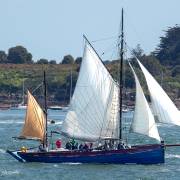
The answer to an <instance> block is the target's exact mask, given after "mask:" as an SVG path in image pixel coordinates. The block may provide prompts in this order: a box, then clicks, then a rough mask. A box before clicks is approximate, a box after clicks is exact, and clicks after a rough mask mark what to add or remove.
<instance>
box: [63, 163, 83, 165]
mask: <svg viewBox="0 0 180 180" xmlns="http://www.w3.org/2000/svg"><path fill="white" fill-rule="evenodd" d="M62 164H67V165H80V164H82V163H62Z"/></svg>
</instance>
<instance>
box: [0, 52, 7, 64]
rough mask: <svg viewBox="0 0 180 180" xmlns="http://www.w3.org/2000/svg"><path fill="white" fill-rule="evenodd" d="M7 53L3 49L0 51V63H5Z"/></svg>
mask: <svg viewBox="0 0 180 180" xmlns="http://www.w3.org/2000/svg"><path fill="white" fill-rule="evenodd" d="M7 62H8V59H7V54H6V53H5V52H4V51H0V63H7Z"/></svg>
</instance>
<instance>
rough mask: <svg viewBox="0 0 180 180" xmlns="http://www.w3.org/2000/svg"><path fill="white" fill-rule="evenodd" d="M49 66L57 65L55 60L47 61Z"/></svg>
mask: <svg viewBox="0 0 180 180" xmlns="http://www.w3.org/2000/svg"><path fill="white" fill-rule="evenodd" d="M49 64H57V63H56V60H51V61H49Z"/></svg>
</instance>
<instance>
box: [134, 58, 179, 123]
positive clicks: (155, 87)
mask: <svg viewBox="0 0 180 180" xmlns="http://www.w3.org/2000/svg"><path fill="white" fill-rule="evenodd" d="M137 62H138V63H139V65H140V68H141V70H142V72H143V74H144V76H145V79H146V82H147V85H148V89H149V92H150V97H151V101H152V110H153V113H154V115H155V117H156V119H157V121H159V122H161V123H172V124H175V125H179V126H180V111H179V110H178V109H177V108H176V106H175V105H174V103H173V102H172V101H171V99H170V98H169V97H168V95H167V94H166V93H165V91H164V90H163V89H162V87H161V86H160V85H159V84H158V83H157V81H156V80H155V79H154V78H153V77H152V75H151V74H150V73H149V72H148V70H147V69H146V68H145V67H144V66H143V65H142V64H141V62H140V61H139V60H138V59H137Z"/></svg>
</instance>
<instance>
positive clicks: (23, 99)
mask: <svg viewBox="0 0 180 180" xmlns="http://www.w3.org/2000/svg"><path fill="white" fill-rule="evenodd" d="M26 108H27V105H26V104H25V88H24V78H23V83H22V102H21V103H20V104H16V105H15V106H12V107H11V109H12V110H26Z"/></svg>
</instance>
